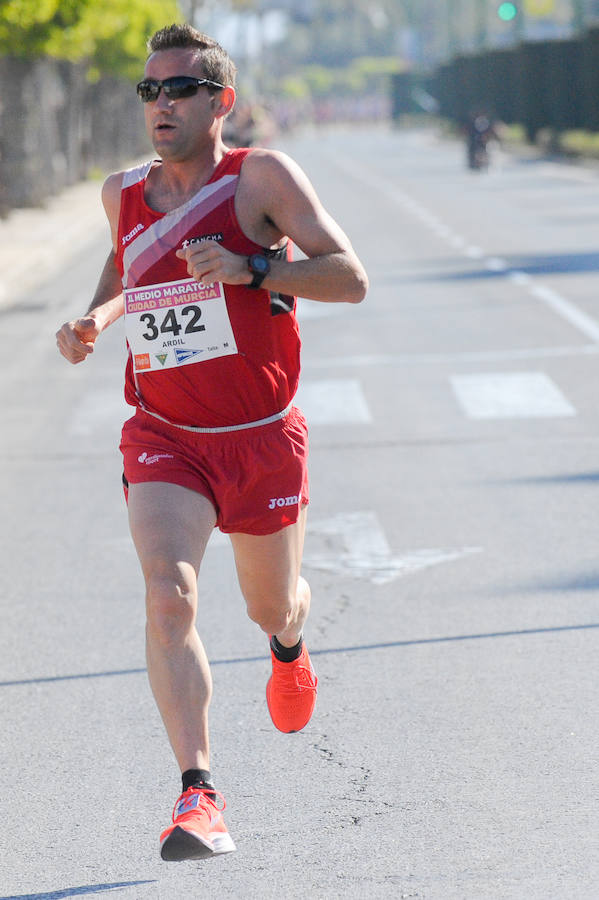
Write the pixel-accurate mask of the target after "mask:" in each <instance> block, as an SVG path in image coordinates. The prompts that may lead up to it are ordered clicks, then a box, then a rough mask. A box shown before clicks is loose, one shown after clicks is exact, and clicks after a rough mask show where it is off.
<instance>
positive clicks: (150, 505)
mask: <svg viewBox="0 0 599 900" xmlns="http://www.w3.org/2000/svg"><path fill="white" fill-rule="evenodd" d="M128 505H129V526H130V528H131V535H132V537H133V541H134V543H135V547H136V550H137V553H138V556H139V559H140V562H141V565H142V569H143V571H144V574H145V575H146V577H147V576H148V575H149V574H152V573H155V572H156V571H168V570H169V569H172V568H173V567H177V566H178V565H180V564H181V563H187V564H190V565H191V566H193V568H194V570H195V572H196V576H197V573H198V572H199V569H200V563H201V561H202V557H203V555H204V550H205V549H206V544H207V543H208V539H209V537H210V535H211V533H212V529H213V528H214V525H215V522H216V513H215V511H214V507H213V506H212V503H211V502H210V500H208V499H207V498H206V497H204V496H203V495H202V494H199V493H197V492H196V491H192V490H190V489H189V488H185V487H181V486H180V485H178V484H169V483H167V482H162V481H152V482H143V483H141V484H131V485H130V486H129V504H128Z"/></svg>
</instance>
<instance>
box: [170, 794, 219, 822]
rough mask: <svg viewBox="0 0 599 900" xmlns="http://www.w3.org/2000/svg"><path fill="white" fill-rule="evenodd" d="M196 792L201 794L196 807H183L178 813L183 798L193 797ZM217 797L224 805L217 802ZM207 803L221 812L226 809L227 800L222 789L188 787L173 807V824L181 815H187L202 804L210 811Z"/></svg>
mask: <svg viewBox="0 0 599 900" xmlns="http://www.w3.org/2000/svg"><path fill="white" fill-rule="evenodd" d="M196 794H199V795H200V799H199V802H198V805H197V806H196V807H194V808H193V809H182V810H180V812H179V813H178V814H177V809H178V808H179V804H180V803H181V800H183V799H184V798H185V797H189V798H190V799H191V797H193V796H195V795H196ZM213 797H214V798H215V799H214V800H213V799H212V798H213ZM217 798H218V800H219V801H220V803H222V806H221V805H219V804H218V803H217V802H216V799H217ZM206 803H209V804H210V805H211V806H213V807H214V808H215V809H217V810H218V811H219V812H222V811H223V810H224V809H226V808H227V801H226V800H225V798H224V797H223V795H222V794H221V792H220V791H217V790H214V788H210V789H209V790H204V789H202V788H188V789H187V790H186V791H185V792H184V793H183V794H181V796H180V797H179V799H178V800H177V802H176V803H175V806H174V808H173V814H172V817H171V818H172V820H173V824H174V823H175V822H176V820H177V819H178V818H179V816H183V815H185V813H186V812H194V811H195V810H196V809H198V807H200V806H201V807H202V808H203V809H204V810H205V811H206V812H208V809H206Z"/></svg>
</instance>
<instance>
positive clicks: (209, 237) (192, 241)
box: [181, 231, 223, 250]
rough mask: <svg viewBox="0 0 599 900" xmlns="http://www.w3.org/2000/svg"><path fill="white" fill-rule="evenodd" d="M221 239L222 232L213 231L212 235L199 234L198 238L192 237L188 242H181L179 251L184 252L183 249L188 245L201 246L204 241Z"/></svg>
mask: <svg viewBox="0 0 599 900" xmlns="http://www.w3.org/2000/svg"><path fill="white" fill-rule="evenodd" d="M222 239H223V233H222V231H215V232H214V234H201V235H200V236H199V237H193V238H190V239H189V240H188V241H187V240H185V241H183V243H182V244H181V249H182V250H185V248H186V247H189V245H190V244H203V243H204V241H222Z"/></svg>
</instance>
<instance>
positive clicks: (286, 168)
mask: <svg viewBox="0 0 599 900" xmlns="http://www.w3.org/2000/svg"><path fill="white" fill-rule="evenodd" d="M244 179H245V181H244V203H245V204H246V206H249V207H251V208H253V209H255V210H257V214H256V218H255V223H254V224H255V227H256V228H257V229H260V228H265V229H266V230H265V231H264V234H265V235H266V234H268V235H269V242H268V243H264V244H263V246H272V244H275V243H277V242H280V241H281V240H283V238H285V237H288V238H290V239H291V240H292V241H293V243H294V244H296V245H297V246H298V247H299V248H300V250H301V251H302V252H303V253H304V254H305V257H306V258H305V259H299V260H291V261H290V260H286V259H271V260H270V273H269V274H268V275H267V277H266V278H265V279H264V281H263V282H262V286H263V287H265V288H267V289H268V290H271V291H279V292H280V293H284V294H293V295H297V296H301V297H306V298H308V299H311V300H321V301H323V302H325V303H334V302H347V303H360V302H361V301H362V300H363V299H364V297H365V295H366V291H367V290H368V276H367V274H366V272H365V270H364V267H363V266H362V263H361V262H360V260H359V259H358V257H357V255H356V253H355V251H354V249H353V247H352V245H351V243H350V241H349V238H348V237H347V235H346V234H345V233H344V231H343V230H342V229H341V227H340V226H339V225H338V224H337V222H335V220H334V219H333V218H332V216H330V215H329V213H328V212H327V211H326V210H325V209H324V207H323V205H322V203H321V202H320V200H319V198H318V196H317V194H316V191H315V190H314V188H313V186H312V184H311V183H310V181H309V179H308V178H307V176H306V175H305V173H304V172H303V171H302V170H301V168H300V167H299V166H298V165H297V164H296V163H295V162H294V161H293V160H292V159H290V157H288V156H286V154H284V153H278V152H275V151H266V150H256V151H255V152H254V153H252V154H251V155H250V156H248V158H247V160H246V161H245V162H244ZM253 238H254V240H257V242H261V241H260V239H257V238H256V236H255V235H253ZM177 256H178V257H179V258H180V259H184V260H185V261H186V262H187V268H188V272H189V274H190V275H191V276H192V277H194V278H196V279H197V280H198V281H203V282H204V283H205V284H212V283H213V282H216V281H222V282H224V283H225V284H246V285H247V284H249V283H250V282H251V280H252V275H251V274H250V273H249V270H248V266H247V257H245V256H239V255H237V254H234V253H231V252H230V251H229V250H227V249H226V248H225V247H223V246H222V245H221V244H219V243H217V242H216V241H205V242H202V243H197V244H190V245H189V246H188V247H186V248H185V249H184V250H183V249H182V250H178V251H177Z"/></svg>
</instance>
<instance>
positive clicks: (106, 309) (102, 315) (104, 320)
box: [56, 173, 124, 365]
mask: <svg viewBox="0 0 599 900" xmlns="http://www.w3.org/2000/svg"><path fill="white" fill-rule="evenodd" d="M121 181H122V175H121V173H119V174H117V175H111V176H110V177H109V178H107V179H106V182H105V183H104V187H103V189H102V202H103V203H104V209H105V210H106V215H107V217H108V222H109V224H110V230H111V234H112V243H113V249H112V250H111V251H110V253H109V254H108V259H107V260H106V262H105V264H104V268H103V269H102V274H101V275H100V280H99V281H98V286H97V288H96V291H95V293H94V297H93V300H92V302H91V303H90V305H89V309H88V310H87V313H86V315H84V316H81V317H80V318H78V319H72V320H71V321H70V322H65V324H64V325H63V326H62V328H60V330H59V331H57V333H56V343H57V345H58V349H59V351H60V352H61V353H62V355H63V356H64V358H65V359H67V360H68V361H69V362H70V363H73V365H75V364H76V363H80V362H83V360H85V359H87V357H88V356H89V354H90V353H93V350H94V344H95V342H96V339H97V338H98V336H99V335H100V334H101V333H102V332H103V331H104V329H105V328H108V326H109V325H112V323H113V322H115V321H116V320H117V319H118V318H119V317H120V316H122V315H123V312H124V304H123V288H122V284H121V278H120V275H119V273H118V270H117V268H116V265H115V249H114V248H115V247H116V241H117V231H118V216H119V206H120V186H121Z"/></svg>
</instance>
